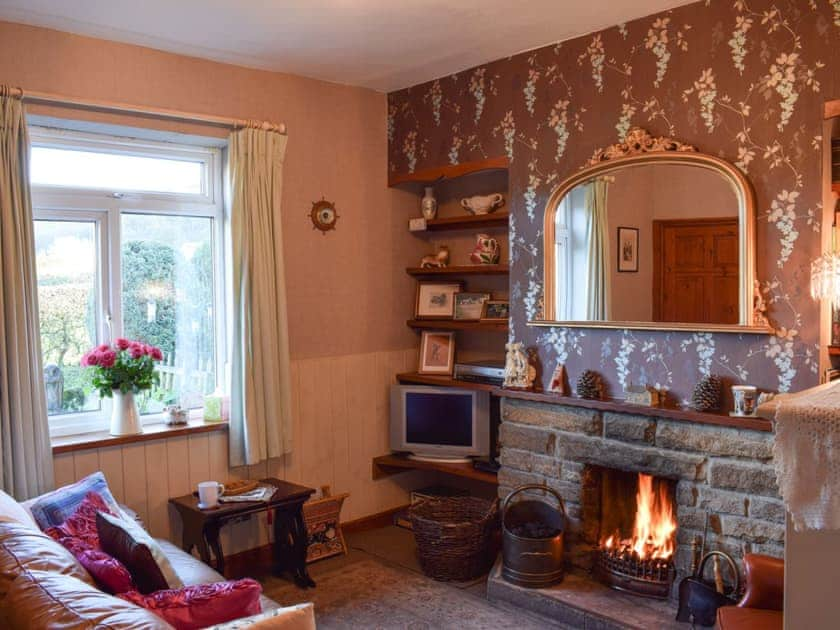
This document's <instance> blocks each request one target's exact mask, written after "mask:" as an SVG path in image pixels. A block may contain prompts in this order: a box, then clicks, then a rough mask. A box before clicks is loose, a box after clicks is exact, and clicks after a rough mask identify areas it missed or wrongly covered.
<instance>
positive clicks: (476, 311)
mask: <svg viewBox="0 0 840 630" xmlns="http://www.w3.org/2000/svg"><path fill="white" fill-rule="evenodd" d="M489 299H490V294H489V293H477V292H472V291H462V292H459V293H456V294H455V314H454V315H453V319H456V320H460V321H467V322H469V321H472V322H477V321H479V320H480V319H481V313H482V312H483V311H484V303H485V302H487V301H488V300H489Z"/></svg>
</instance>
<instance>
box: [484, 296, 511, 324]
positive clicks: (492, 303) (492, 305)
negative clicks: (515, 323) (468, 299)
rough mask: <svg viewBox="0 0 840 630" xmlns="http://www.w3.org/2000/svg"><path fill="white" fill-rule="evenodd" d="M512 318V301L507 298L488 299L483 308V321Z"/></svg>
mask: <svg viewBox="0 0 840 630" xmlns="http://www.w3.org/2000/svg"><path fill="white" fill-rule="evenodd" d="M508 319H510V302H508V301H507V300H487V301H486V302H485V303H484V305H483V306H482V308H481V320H480V321H482V322H502V321H504V322H506V321H507V320H508Z"/></svg>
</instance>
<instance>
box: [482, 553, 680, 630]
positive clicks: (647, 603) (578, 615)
mask: <svg viewBox="0 0 840 630" xmlns="http://www.w3.org/2000/svg"><path fill="white" fill-rule="evenodd" d="M487 598H488V599H489V600H490V601H491V602H505V603H508V604H513V605H515V606H518V607H520V608H524V609H525V610H527V611H530V612H532V613H537V614H539V615H542V616H544V617H546V618H548V619H551V620H552V621H554V622H558V623H561V624H564V625H566V626H569V627H572V628H581V629H585V630H651V629H652V628H656V629H657V630H678V629H679V630H686V628H688V627H689V626H688V625H687V624H681V623H678V622H677V621H675V617H676V614H677V610H676V607H675V606H674V604H672V603H670V602H667V601H659V600H653V599H648V598H645V597H639V596H637V595H630V594H626V593H621V592H619V591H615V590H613V589H611V588H609V587H607V586H605V585H603V584H601V583H600V582H597V581H596V580H595V579H593V578H591V577H589V576H587V575H584V574H581V573H567V574H566V576H565V578H564V579H563V581H562V582H561V583H560V584H557V585H556V586H552V587H550V588H540V589H532V588H524V587H521V586H516V585H515V584H511V583H509V582H507V581H505V580H504V579H503V578H502V565H501V560H499V561H498V562H497V563H496V566H494V567H493V570H492V571H491V572H490V577H489V578H488V580H487Z"/></svg>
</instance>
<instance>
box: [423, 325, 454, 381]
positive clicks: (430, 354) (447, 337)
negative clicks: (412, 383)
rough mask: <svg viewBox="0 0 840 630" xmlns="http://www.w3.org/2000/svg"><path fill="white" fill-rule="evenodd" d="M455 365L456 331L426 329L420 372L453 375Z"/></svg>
mask: <svg viewBox="0 0 840 630" xmlns="http://www.w3.org/2000/svg"><path fill="white" fill-rule="evenodd" d="M454 367H455V333H454V332H439V331H433V330H424V331H423V336H422V338H421V340H420V362H419V365H418V366H417V373H418V374H436V375H438V376H451V375H452V371H453V369H454Z"/></svg>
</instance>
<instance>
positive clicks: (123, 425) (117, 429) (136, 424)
mask: <svg viewBox="0 0 840 630" xmlns="http://www.w3.org/2000/svg"><path fill="white" fill-rule="evenodd" d="M110 433H111V435H137V434H138V433H143V426H142V425H141V424H140V411H139V410H138V409H137V402H136V401H135V400H134V392H126V393H125V394H123V393H122V392H121V391H120V390H118V389H115V390H114V398H113V406H112V407H111V431H110Z"/></svg>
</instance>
